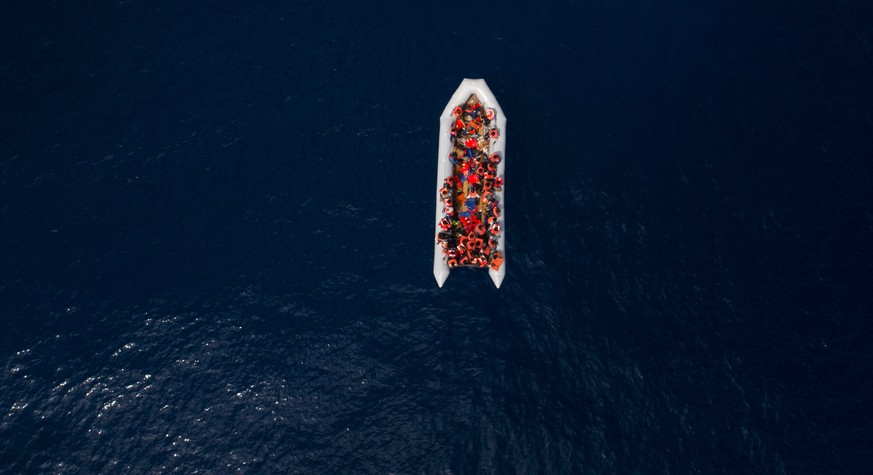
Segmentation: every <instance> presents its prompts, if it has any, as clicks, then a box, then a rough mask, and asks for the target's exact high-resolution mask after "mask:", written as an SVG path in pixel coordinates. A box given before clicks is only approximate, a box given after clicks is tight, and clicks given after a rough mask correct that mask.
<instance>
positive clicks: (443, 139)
mask: <svg viewBox="0 0 873 475" xmlns="http://www.w3.org/2000/svg"><path fill="white" fill-rule="evenodd" d="M505 145H506V116H504V115H503V110H502V109H501V108H500V104H498V103H497V99H496V98H495V97H494V94H493V93H492V92H491V89H489V88H488V85H487V84H486V83H485V80H484V79H464V80H463V81H462V82H461V85H460V87H458V89H457V90H456V91H455V93H454V95H452V98H451V100H449V103H448V104H447V105H446V108H445V109H444V110H443V113H442V115H441V116H440V136H439V152H438V155H437V182H436V183H437V185H436V196H435V198H436V223H435V230H436V235H437V239H436V243H435V244H434V251H433V275H434V277H435V278H436V281H437V284H439V286H440V287H442V286H443V283H445V281H446V279H448V277H449V273H450V272H451V269H453V268H456V267H471V268H487V269H488V274H489V275H490V276H491V280H492V281H494V285H495V286H497V288H500V284H501V283H502V282H503V277H504V276H505V275H506V263H505V255H506V229H505V225H504V224H505V220H506V216H505V213H504V212H503V209H504V200H503V197H504V189H503V177H504V171H505V168H506V160H505V159H506V155H505Z"/></svg>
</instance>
